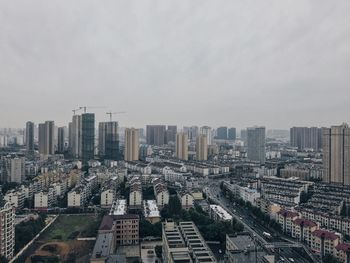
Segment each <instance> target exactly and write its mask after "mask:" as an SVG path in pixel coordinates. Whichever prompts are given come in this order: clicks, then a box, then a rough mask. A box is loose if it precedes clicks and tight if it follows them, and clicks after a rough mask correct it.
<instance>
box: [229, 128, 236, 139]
mask: <svg viewBox="0 0 350 263" xmlns="http://www.w3.org/2000/svg"><path fill="white" fill-rule="evenodd" d="M227 139H229V140H232V141H234V140H236V128H230V129H228V136H227Z"/></svg>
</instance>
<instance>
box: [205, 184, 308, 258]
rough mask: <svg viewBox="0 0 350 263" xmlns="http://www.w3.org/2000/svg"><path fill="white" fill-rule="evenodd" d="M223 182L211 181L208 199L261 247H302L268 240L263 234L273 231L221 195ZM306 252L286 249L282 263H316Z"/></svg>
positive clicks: (206, 186)
mask: <svg viewBox="0 0 350 263" xmlns="http://www.w3.org/2000/svg"><path fill="white" fill-rule="evenodd" d="M220 182H221V180H215V179H211V180H210V179H209V180H208V182H207V184H206V185H205V187H204V189H205V192H206V194H207V196H208V197H210V198H211V199H212V200H213V201H214V202H216V203H218V204H219V205H221V206H222V207H223V208H225V209H226V210H227V211H229V212H230V213H231V215H232V216H233V217H234V218H235V219H236V220H237V221H238V222H240V223H241V224H243V226H244V228H245V230H246V231H248V232H250V233H251V234H252V235H253V236H255V237H256V239H257V241H258V242H259V243H260V245H262V246H264V245H267V244H268V243H274V242H276V243H277V242H289V243H290V244H291V245H300V244H299V243H297V242H295V241H294V240H292V239H290V238H288V237H284V238H281V237H278V236H277V237H276V236H275V237H272V239H271V240H266V239H265V238H264V235H263V232H268V233H273V231H271V229H269V228H267V227H265V226H263V225H261V224H260V222H257V221H256V220H255V219H254V218H253V217H252V216H251V215H250V213H249V211H248V210H247V209H244V208H242V207H239V206H238V205H235V204H232V203H231V202H230V201H229V200H228V199H227V198H226V197H224V196H223V195H222V194H221V190H220ZM276 252H277V251H276ZM304 254H305V252H304V253H303V252H302V249H301V248H300V249H296V248H291V247H285V248H282V249H280V250H279V255H280V258H281V260H280V262H293V261H292V260H294V262H300V263H310V262H315V261H313V260H312V259H311V258H309V257H308V256H307V255H304Z"/></svg>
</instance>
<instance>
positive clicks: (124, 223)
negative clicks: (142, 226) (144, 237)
mask: <svg viewBox="0 0 350 263" xmlns="http://www.w3.org/2000/svg"><path fill="white" fill-rule="evenodd" d="M113 219H114V221H115V228H116V238H115V240H116V243H117V246H119V245H120V246H126V245H138V244H139V221H140V219H139V216H138V215H133V214H128V215H117V216H113Z"/></svg>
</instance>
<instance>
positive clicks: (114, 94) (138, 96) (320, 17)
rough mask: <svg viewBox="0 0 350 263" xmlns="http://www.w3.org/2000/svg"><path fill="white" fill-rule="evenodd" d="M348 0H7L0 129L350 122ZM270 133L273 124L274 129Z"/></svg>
mask: <svg viewBox="0 0 350 263" xmlns="http://www.w3.org/2000/svg"><path fill="white" fill-rule="evenodd" d="M349 11H350V2H349V1H345V0H340V1H336V2H334V1H316V0H309V1H300V2H296V1H292V0H287V1H278V0H266V1H245V0H244V1H243V0H240V1H237V0H234V1H232V0H226V1H220V2H217V1H207V0H192V1H185V2H178V1H169V0H163V1H151V0H144V1H136V0H130V1H126V2H124V1H103V2H100V1H98V2H95V1H87V0H77V1H74V2H72V1H67V0H63V1H44V0H38V1H30V0H29V1H19V0H12V1H2V2H1V3H0V29H1V32H2V34H1V36H0V61H1V64H0V65H1V69H0V70H1V73H0V87H1V98H2V100H1V104H0V127H4V128H5V127H12V128H23V127H25V122H26V121H29V120H32V121H34V122H35V123H36V124H37V123H39V122H43V121H45V120H54V121H55V123H56V125H57V126H67V125H68V122H69V121H71V116H72V109H76V108H77V107H79V106H84V105H91V106H105V108H104V109H96V110H91V111H95V113H96V122H99V121H108V119H109V117H108V116H107V115H106V114H105V112H107V111H110V110H111V111H126V112H127V113H126V114H123V115H116V116H115V117H114V120H117V121H118V122H119V125H120V126H123V127H128V126H133V127H145V125H147V124H166V125H167V124H169V125H171V124H175V125H178V126H179V127H182V126H190V125H198V126H202V125H208V126H211V127H219V126H228V127H237V128H238V129H241V128H242V127H248V126H254V125H263V126H266V129H284V130H287V129H289V128H290V127H292V126H318V127H322V126H326V127H327V126H330V125H339V124H341V123H343V122H350V117H349V112H350V103H349V101H348V100H349V97H350V88H349V87H348V85H349V84H348V83H349V82H350V74H349V68H350V56H349V55H350V17H349V15H348V13H349ZM273 127H274V128H273Z"/></svg>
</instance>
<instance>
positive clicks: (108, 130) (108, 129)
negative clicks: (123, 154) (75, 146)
mask: <svg viewBox="0 0 350 263" xmlns="http://www.w3.org/2000/svg"><path fill="white" fill-rule="evenodd" d="M98 152H99V155H100V157H101V158H103V159H107V160H119V159H120V151H119V135H118V122H116V121H110V122H100V123H99V125H98Z"/></svg>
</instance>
